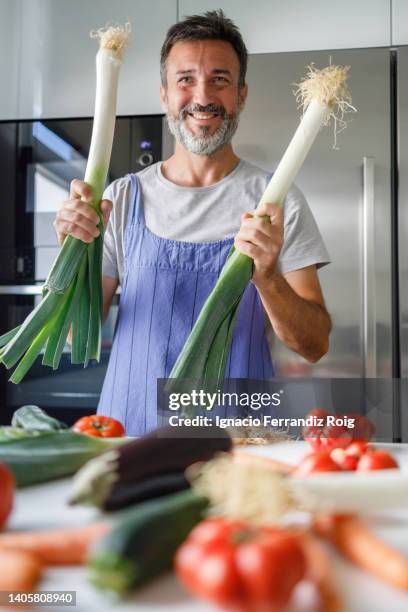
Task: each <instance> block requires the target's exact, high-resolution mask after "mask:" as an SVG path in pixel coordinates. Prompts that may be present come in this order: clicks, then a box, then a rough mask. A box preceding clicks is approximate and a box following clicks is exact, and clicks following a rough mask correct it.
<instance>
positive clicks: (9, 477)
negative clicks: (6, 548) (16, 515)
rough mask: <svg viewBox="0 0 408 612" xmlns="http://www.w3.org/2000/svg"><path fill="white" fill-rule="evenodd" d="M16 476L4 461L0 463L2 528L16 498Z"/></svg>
mask: <svg viewBox="0 0 408 612" xmlns="http://www.w3.org/2000/svg"><path fill="white" fill-rule="evenodd" d="M14 487H15V482H14V476H13V474H12V473H11V471H10V470H9V469H8V467H7V466H5V465H4V463H0V529H2V528H3V527H4V525H5V524H6V521H7V519H8V517H9V516H10V514H11V510H12V508H13V500H14Z"/></svg>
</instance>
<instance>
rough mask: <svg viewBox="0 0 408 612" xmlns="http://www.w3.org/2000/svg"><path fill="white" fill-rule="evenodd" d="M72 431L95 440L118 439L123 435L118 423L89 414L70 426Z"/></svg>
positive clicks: (122, 428) (121, 426) (98, 415)
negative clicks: (92, 437)
mask: <svg viewBox="0 0 408 612" xmlns="http://www.w3.org/2000/svg"><path fill="white" fill-rule="evenodd" d="M72 429H73V430H74V431H78V432H79V433H83V434H86V435H87V436H96V437H97V438H119V437H121V436H124V435H125V429H124V427H123V425H122V423H120V422H119V421H117V420H116V419H112V417H107V416H102V415H100V414H91V415H90V416H85V417H82V418H81V419H79V420H78V421H77V422H76V423H74V425H73V426H72Z"/></svg>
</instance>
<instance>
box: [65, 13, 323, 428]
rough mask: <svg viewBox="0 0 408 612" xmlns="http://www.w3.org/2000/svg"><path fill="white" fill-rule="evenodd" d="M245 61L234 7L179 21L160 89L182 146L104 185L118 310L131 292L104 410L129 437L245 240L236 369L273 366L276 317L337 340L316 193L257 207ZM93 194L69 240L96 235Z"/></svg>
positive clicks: (263, 176) (68, 216) (79, 204)
mask: <svg viewBox="0 0 408 612" xmlns="http://www.w3.org/2000/svg"><path fill="white" fill-rule="evenodd" d="M246 69H247V50H246V47H245V44H244V42H243V40H242V37H241V34H240V32H239V30H238V29H237V28H236V26H235V25H234V24H233V22H232V21H231V20H229V19H227V18H226V17H225V16H224V14H223V13H222V11H212V12H208V13H205V14H204V15H202V16H201V15H196V16H192V17H188V18H186V19H185V20H184V21H181V22H179V23H177V24H175V25H174V26H173V27H172V28H170V30H169V32H168V33H167V37H166V40H165V42H164V44H163V47H162V52H161V81H162V85H161V89H160V96H161V102H162V105H163V108H164V110H165V112H166V115H167V120H168V125H169V128H170V131H171V132H172V134H173V135H174V137H175V152H174V154H173V155H172V156H171V157H170V158H169V159H167V160H165V161H163V162H160V163H157V164H153V165H152V166H150V167H149V168H147V169H145V170H142V171H141V172H138V173H137V174H133V175H129V176H127V177H124V178H123V179H119V180H117V181H115V182H114V183H112V185H110V186H109V188H108V189H107V190H106V192H105V198H106V199H105V200H104V201H103V202H102V209H103V211H104V216H105V220H106V222H107V221H108V218H109V223H108V225H107V229H106V234H105V246H104V249H105V250H104V260H103V292H104V313H105V316H106V314H107V313H108V310H109V306H110V303H111V301H112V298H113V295H114V293H115V291H116V289H117V287H118V285H119V284H120V285H121V286H122V293H121V299H120V307H119V316H118V323H117V326H116V331H115V337H114V342H113V347H112V353H111V357H110V361H109V366H108V371H107V375H106V378H105V382H104V386H103V390H102V394H101V399H100V404H99V408H98V411H99V412H100V413H101V414H105V415H111V416H114V417H116V418H118V419H119V420H120V421H122V422H123V424H124V425H125V427H126V431H127V433H128V434H129V435H140V434H143V433H144V432H145V431H146V430H150V429H153V428H154V427H155V424H156V381H157V379H158V378H165V377H167V376H168V375H169V373H170V371H171V369H172V367H173V365H174V363H175V360H176V359H177V356H178V354H179V353H180V350H181V348H182V347H183V344H184V342H185V340H186V338H187V337H188V334H189V333H190V330H191V328H192V326H193V324H194V321H195V320H196V318H197V316H198V314H199V312H200V309H201V307H202V305H203V304H204V302H205V299H206V298H207V296H208V295H209V293H210V291H211V289H212V288H213V286H214V284H215V283H216V280H217V278H218V276H219V273H220V270H221V268H222V265H223V264H224V262H225V260H226V258H227V256H228V253H229V251H230V248H231V246H232V245H233V244H235V247H236V248H237V249H238V250H239V251H241V252H242V253H245V254H246V255H248V256H249V257H251V258H252V259H253V261H254V274H253V278H252V283H251V284H250V285H249V286H248V288H247V290H246V292H245V294H244V296H243V299H242V302H241V305H240V310H239V314H238V319H237V325H236V329H235V332H234V338H233V343H232V348H231V353H230V357H229V361H228V365H227V375H228V377H231V378H254V379H268V378H271V377H272V376H273V373H274V371H273V365H272V359H271V354H270V350H269V346H268V342H267V335H266V327H267V326H269V327H272V329H273V331H274V332H275V333H276V335H277V336H278V337H279V338H280V339H281V340H282V341H283V342H284V343H285V344H286V345H287V346H288V347H290V348H291V349H293V350H294V351H296V352H298V353H299V354H301V355H302V356H303V357H304V358H305V359H307V360H308V361H310V362H315V361H317V360H318V359H319V358H320V357H321V356H322V355H324V354H325V353H326V351H327V349H328V338H329V333H330V327H331V323H330V317H329V315H328V313H327V311H326V308H325V305H324V300H323V296H322V292H321V289H320V284H319V279H318V275H317V267H319V266H321V265H324V264H326V263H328V261H329V258H328V255H327V251H326V248H325V246H324V244H323V241H322V239H321V236H320V234H319V231H318V229H317V226H316V223H315V221H314V219H313V216H312V214H311V212H310V209H309V207H308V205H307V202H306V201H305V199H304V196H303V194H302V193H301V191H300V190H299V189H297V188H296V187H292V189H291V190H290V192H289V193H288V196H287V198H286V200H285V202H284V206H283V207H282V208H281V207H279V206H277V205H275V204H273V203H270V204H267V205H265V206H264V207H263V208H262V209H259V210H258V211H257V215H258V216H257V217H255V216H254V215H253V211H254V209H255V207H256V205H257V203H258V201H259V199H260V197H261V195H262V193H263V191H264V189H265V187H266V185H267V182H268V180H269V175H268V173H267V172H265V171H264V170H262V169H260V168H257V167H256V166H254V165H252V164H250V163H249V162H247V161H244V160H241V159H239V158H238V157H237V155H236V154H235V153H234V150H233V148H232V144H231V140H232V137H233V135H234V133H235V131H236V129H237V127H238V124H239V117H240V113H241V112H242V110H243V109H244V105H245V100H246V97H247V94H248V87H247V85H246V82H245V77H246ZM273 120H279V118H274V117H272V118H271V121H273ZM90 199H91V193H90V189H89V187H88V186H87V185H86V184H85V183H84V182H82V181H73V183H72V186H71V195H70V199H69V200H67V201H66V202H64V204H63V206H62V208H61V209H60V211H59V213H58V215H57V218H56V221H55V227H56V230H57V233H58V236H59V240H60V243H62V241H63V240H64V238H65V236H66V235H67V234H72V235H73V236H76V237H77V238H80V239H81V240H84V241H85V242H91V241H92V240H93V239H94V237H95V236H96V235H97V233H98V230H97V229H96V223H97V218H96V214H95V213H94V211H92V209H91V208H90V207H89V205H88V204H87V202H89V201H90ZM112 202H113V209H112ZM110 213H111V214H110ZM109 215H110V216H109ZM261 217H263V218H261ZM265 314H266V316H265Z"/></svg>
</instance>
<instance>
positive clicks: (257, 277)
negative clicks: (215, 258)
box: [235, 204, 283, 288]
mask: <svg viewBox="0 0 408 612" xmlns="http://www.w3.org/2000/svg"><path fill="white" fill-rule="evenodd" d="M265 217H267V218H265ZM282 245H283V209H282V207H281V206H279V205H278V204H262V206H260V207H259V208H258V209H257V211H256V216H253V215H251V214H250V213H244V214H243V215H242V223H241V227H240V230H239V232H238V234H237V235H236V237H235V248H236V249H237V251H239V252H240V253H243V254H244V255H248V257H251V259H253V260H254V268H255V269H254V274H253V276H252V282H253V283H254V285H255V286H257V287H258V288H260V287H261V286H262V285H264V284H265V283H268V282H269V281H270V280H271V279H272V278H273V276H274V275H275V274H276V273H277V269H276V266H277V262H278V257H279V253H280V251H281V249H282Z"/></svg>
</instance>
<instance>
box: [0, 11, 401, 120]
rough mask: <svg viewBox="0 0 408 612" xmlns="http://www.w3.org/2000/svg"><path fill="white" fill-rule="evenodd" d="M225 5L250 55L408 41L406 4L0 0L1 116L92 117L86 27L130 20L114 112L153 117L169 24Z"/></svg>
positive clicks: (157, 109)
mask: <svg viewBox="0 0 408 612" xmlns="http://www.w3.org/2000/svg"><path fill="white" fill-rule="evenodd" d="M216 8H223V9H224V10H225V12H226V14H227V15H228V16H230V17H231V18H232V19H233V20H234V21H236V23H237V25H238V26H239V27H240V28H241V30H242V32H243V34H244V36H245V39H246V41H247V44H248V48H249V51H250V53H274V52H283V51H301V50H312V49H314V50H319V49H345V48H358V47H382V46H390V45H394V44H398V45H401V44H408V2H406V0H357V1H356V0H343V1H342V2H341V3H332V2H327V1H326V0H310V1H309V2H306V1H305V0H289V1H286V2H284V1H283V0H252V1H251V2H248V1H247V0H215V1H213V0H150V2H145V1H142V0H116V1H115V2H114V3H112V0H70V1H69V2H67V1H66V0H0V79H1V83H2V87H1V88H0V120H2V119H16V118H33V117H35V118H38V117H49V118H50V117H66V116H77V117H81V116H89V115H92V113H93V95H94V79H95V75H94V52H95V49H96V43H95V41H94V40H91V39H90V38H89V36H88V34H89V31H90V30H92V29H95V28H97V27H100V26H103V25H105V24H106V23H108V22H111V23H112V22H118V23H124V22H125V21H130V22H131V23H132V28H133V40H132V45H131V47H130V49H129V52H128V56H127V59H126V62H125V65H124V68H123V71H122V74H121V82H120V90H119V101H118V113H119V114H122V115H124V114H150V113H160V112H161V108H160V104H159V99H158V88H159V70H158V58H159V52H160V47H161V44H162V41H163V38H164V35H165V32H166V30H167V29H168V28H169V26H170V25H171V24H172V23H174V22H175V21H176V20H177V18H182V17H183V16H184V15H188V14H191V13H196V12H198V13H201V12H203V11H205V10H210V9H216Z"/></svg>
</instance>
